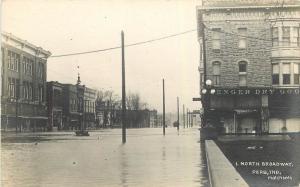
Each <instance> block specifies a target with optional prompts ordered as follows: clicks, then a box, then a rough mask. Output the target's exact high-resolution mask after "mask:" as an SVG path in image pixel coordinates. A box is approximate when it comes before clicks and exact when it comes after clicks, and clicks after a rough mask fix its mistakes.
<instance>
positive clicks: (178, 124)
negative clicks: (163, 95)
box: [177, 97, 179, 131]
mask: <svg viewBox="0 0 300 187" xmlns="http://www.w3.org/2000/svg"><path fill="white" fill-rule="evenodd" d="M177 131H179V98H178V97H177Z"/></svg>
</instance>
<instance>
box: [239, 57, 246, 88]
mask: <svg viewBox="0 0 300 187" xmlns="http://www.w3.org/2000/svg"><path fill="white" fill-rule="evenodd" d="M239 85H240V86H247V62H245V61H241V62H239Z"/></svg>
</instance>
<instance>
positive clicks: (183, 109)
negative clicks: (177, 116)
mask: <svg viewBox="0 0 300 187" xmlns="http://www.w3.org/2000/svg"><path fill="white" fill-rule="evenodd" d="M182 118H183V119H182V120H183V128H185V108H184V104H183V105H182Z"/></svg>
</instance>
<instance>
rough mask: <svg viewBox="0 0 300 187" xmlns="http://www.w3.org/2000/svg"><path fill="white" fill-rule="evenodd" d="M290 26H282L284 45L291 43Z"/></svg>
mask: <svg viewBox="0 0 300 187" xmlns="http://www.w3.org/2000/svg"><path fill="white" fill-rule="evenodd" d="M290 42H291V41H290V27H282V45H283V46H289V45H290Z"/></svg>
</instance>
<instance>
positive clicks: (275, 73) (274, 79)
mask: <svg viewBox="0 0 300 187" xmlns="http://www.w3.org/2000/svg"><path fill="white" fill-rule="evenodd" d="M272 84H279V64H272Z"/></svg>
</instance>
